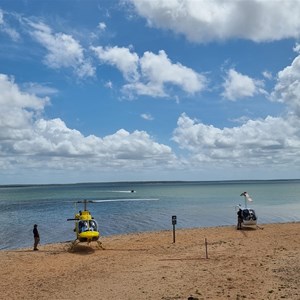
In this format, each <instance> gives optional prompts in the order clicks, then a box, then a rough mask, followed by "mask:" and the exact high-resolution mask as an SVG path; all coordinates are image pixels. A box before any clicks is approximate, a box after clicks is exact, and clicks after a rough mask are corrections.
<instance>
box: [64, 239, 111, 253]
mask: <svg viewBox="0 0 300 300" xmlns="http://www.w3.org/2000/svg"><path fill="white" fill-rule="evenodd" d="M79 243H81V242H80V241H79V240H77V239H76V240H75V241H73V242H72V243H71V245H70V248H69V251H73V250H74V248H75V246H76V245H78V244H79ZM90 244H91V242H88V246H90ZM97 248H98V249H102V250H104V249H105V248H104V247H103V245H102V242H100V241H97Z"/></svg>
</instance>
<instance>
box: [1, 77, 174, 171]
mask: <svg viewBox="0 0 300 300" xmlns="http://www.w3.org/2000/svg"><path fill="white" fill-rule="evenodd" d="M0 90H1V94H0V105H1V107H2V109H1V110H0V154H1V155H0V166H2V168H5V169H6V170H10V171H11V170H14V167H15V166H16V165H18V169H20V168H21V169H22V168H23V167H25V168H26V169H34V168H42V169H44V168H49V169H50V170H51V169H52V170H54V169H61V170H65V169H68V170H74V169H76V170H77V171H78V170H79V169H82V170H90V169H91V170H92V169H97V168H100V167H101V168H102V167H103V168H107V169H111V170H114V169H115V167H116V166H117V167H118V168H120V170H121V169H122V168H123V169H128V168H129V169H130V168H135V170H137V169H138V168H147V167H148V168H155V167H158V166H161V165H162V164H163V165H168V164H175V163H176V156H175V155H174V153H173V152H172V150H171V148H170V147H168V146H166V145H163V144H159V143H157V142H155V141H154V140H153V138H152V137H151V136H150V135H149V134H147V133H146V132H145V131H138V130H136V131H134V132H132V133H130V132H128V131H126V130H124V129H120V130H118V131H117V132H116V133H114V134H112V135H108V136H105V137H103V138H101V137H97V136H94V135H89V136H84V135H82V134H81V133H80V132H79V131H78V130H76V129H70V128H68V127H67V125H66V124H65V122H64V121H63V120H61V119H59V118H56V119H50V120H47V119H45V118H43V116H42V113H43V110H44V108H45V105H47V104H48V103H49V99H48V98H39V97H37V96H35V95H33V94H29V93H26V92H24V91H21V90H20V88H19V87H18V85H17V84H16V83H15V82H14V80H13V78H10V77H8V76H7V75H3V74H1V75H0ZM2 170H4V169H2Z"/></svg>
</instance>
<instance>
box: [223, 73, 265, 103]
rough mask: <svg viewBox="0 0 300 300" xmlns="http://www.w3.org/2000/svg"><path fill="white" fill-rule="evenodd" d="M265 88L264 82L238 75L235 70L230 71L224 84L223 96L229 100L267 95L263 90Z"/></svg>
mask: <svg viewBox="0 0 300 300" xmlns="http://www.w3.org/2000/svg"><path fill="white" fill-rule="evenodd" d="M263 86H264V84H263V82H262V81H260V80H255V79H253V78H250V77H249V76H247V75H243V74H241V73H238V72H237V71H236V70H234V69H230V70H229V71H228V72H227V77H226V79H225V82H224V84H223V87H224V92H223V93H222V96H223V97H224V98H226V99H229V100H237V99H241V98H245V97H253V96H254V95H255V94H258V93H266V92H265V91H264V90H263Z"/></svg>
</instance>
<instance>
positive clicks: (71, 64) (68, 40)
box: [29, 22, 95, 78]
mask: <svg viewBox="0 0 300 300" xmlns="http://www.w3.org/2000/svg"><path fill="white" fill-rule="evenodd" d="M29 25H30V26H31V28H32V31H31V35H32V36H33V37H34V38H35V39H36V40H37V41H38V42H39V43H40V44H41V45H42V46H43V47H44V48H46V49H47V51H48V53H47V54H46V56H45V60H44V62H45V64H46V65H47V66H48V67H49V68H53V69H60V68H70V69H72V70H73V71H74V73H75V74H76V75H77V76H78V77H80V78H84V77H91V76H94V74H95V68H94V67H93V66H92V64H91V62H90V61H89V60H88V59H86V58H85V56H84V49H83V47H82V46H81V45H80V43H79V42H78V41H77V40H75V39H74V38H73V37H72V36H71V35H68V34H65V33H61V32H59V33H53V32H52V29H51V28H50V27H49V26H47V25H46V24H44V23H33V22H29Z"/></svg>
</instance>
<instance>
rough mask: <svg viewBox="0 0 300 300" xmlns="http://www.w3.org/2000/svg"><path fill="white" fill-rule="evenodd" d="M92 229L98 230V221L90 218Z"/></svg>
mask: <svg viewBox="0 0 300 300" xmlns="http://www.w3.org/2000/svg"><path fill="white" fill-rule="evenodd" d="M89 225H90V231H97V223H96V222H95V221H94V220H90V224H89Z"/></svg>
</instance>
